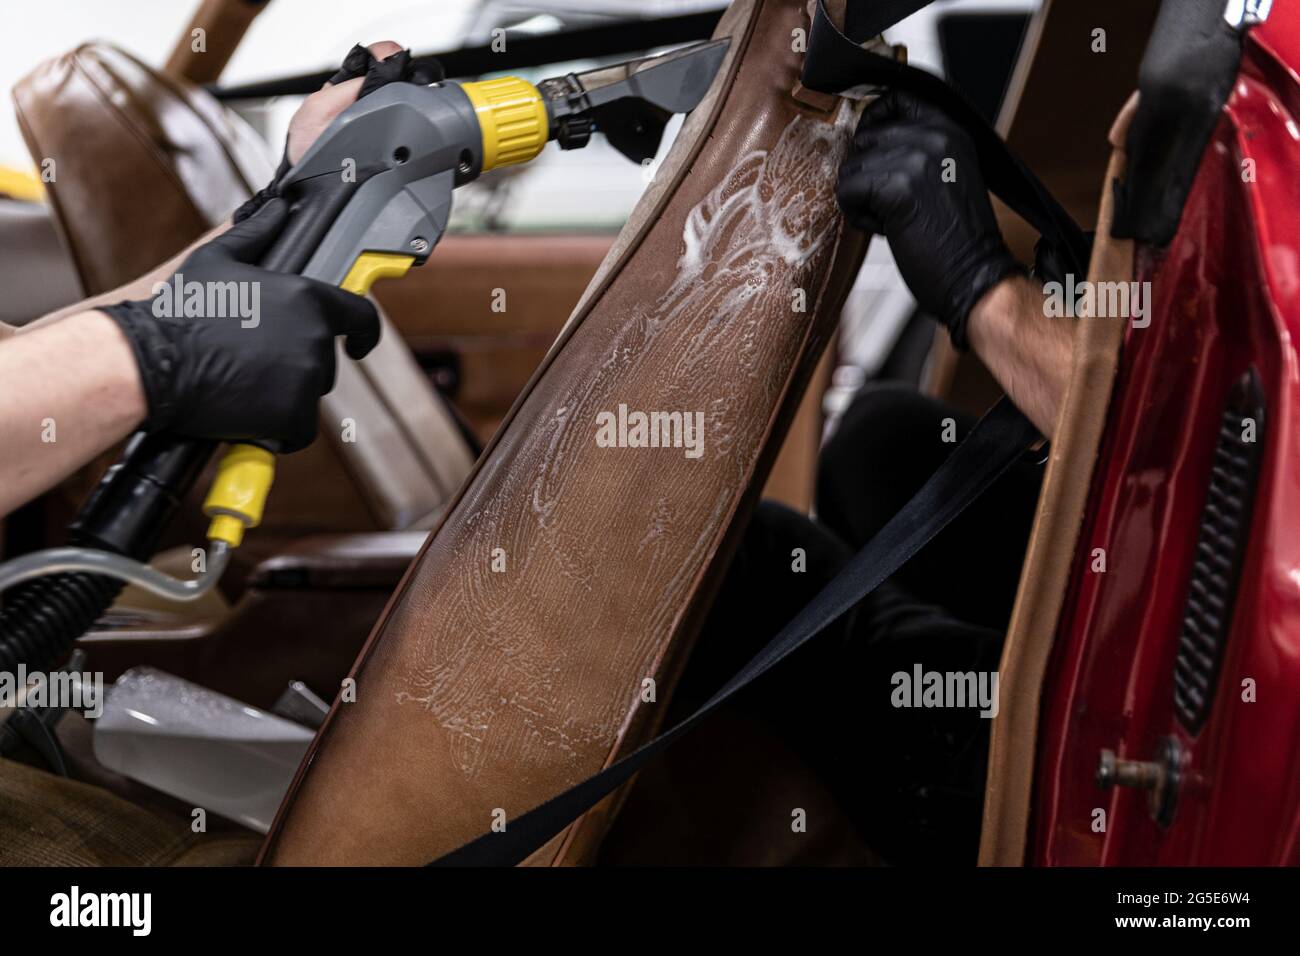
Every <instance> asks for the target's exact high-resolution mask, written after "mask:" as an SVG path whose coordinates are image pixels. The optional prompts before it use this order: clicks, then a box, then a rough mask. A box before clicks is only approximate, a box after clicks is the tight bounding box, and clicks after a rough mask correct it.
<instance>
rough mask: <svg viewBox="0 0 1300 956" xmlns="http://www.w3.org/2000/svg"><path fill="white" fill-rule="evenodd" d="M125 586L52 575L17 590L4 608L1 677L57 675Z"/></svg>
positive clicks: (77, 574)
mask: <svg viewBox="0 0 1300 956" xmlns="http://www.w3.org/2000/svg"><path fill="white" fill-rule="evenodd" d="M123 587H125V584H124V583H123V582H122V581H119V580H118V579H117V578H111V577H107V576H106V575H102V574H89V573H87V572H84V571H74V572H69V573H66V574H51V575H47V576H46V577H43V578H36V579H35V580H34V581H26V582H24V583H22V584H19V585H16V586H15V587H13V588H11V589H10V590H9V592H8V593H7V594H6V595H5V599H4V601H5V603H4V607H3V608H0V672H6V673H10V674H12V673H16V672H17V670H18V665H19V664H25V665H27V668H28V669H29V670H33V671H48V670H51V669H53V668H54V667H55V666H56V665H58V664H59V662H60V661H62V660H63V658H64V657H66V656H67V654H68V651H70V650H71V649H72V645H73V643H74V642H75V641H76V640H77V638H79V637H81V635H82V634H85V633H86V631H88V630H90V627H91V625H92V624H94V623H95V621H97V620H99V618H100V617H101V616H102V615H103V613H104V612H105V611H107V610H108V609H109V607H110V606H111V605H112V603H113V601H114V600H115V599H116V598H117V596H118V594H120V593H121V591H122V588H123Z"/></svg>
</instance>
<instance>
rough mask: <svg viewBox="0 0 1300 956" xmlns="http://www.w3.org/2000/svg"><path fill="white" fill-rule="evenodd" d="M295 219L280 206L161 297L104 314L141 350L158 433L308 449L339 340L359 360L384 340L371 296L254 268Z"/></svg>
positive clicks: (228, 239)
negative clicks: (340, 337) (287, 223)
mask: <svg viewBox="0 0 1300 956" xmlns="http://www.w3.org/2000/svg"><path fill="white" fill-rule="evenodd" d="M288 213H289V210H288V207H287V205H286V204H285V202H284V201H283V200H280V199H272V200H271V201H269V202H268V203H267V204H266V205H265V206H264V207H263V208H262V209H261V210H260V211H258V213H257V214H256V215H254V216H253V217H252V218H250V219H247V220H245V221H244V222H241V223H239V224H238V225H235V226H233V227H231V228H230V229H229V230H228V231H226V232H225V233H223V234H222V235H220V236H218V237H217V238H215V239H213V240H212V241H211V242H208V243H206V244H204V245H202V246H200V247H199V248H197V249H195V250H194V252H192V253H191V254H190V255H189V257H188V258H187V259H186V260H185V262H184V263H183V264H182V265H181V267H180V268H179V269H178V270H177V273H176V275H175V276H173V277H172V278H171V279H169V280H168V282H167V284H166V286H165V287H163V288H160V289H159V290H157V291H156V292H155V295H154V297H153V298H151V299H145V300H142V301H136V302H121V303H119V304H117V305H113V306H108V307H106V308H102V309H100V311H101V312H104V313H105V314H106V315H108V316H109V317H110V318H112V319H113V320H114V321H115V322H117V324H118V326H119V327H120V328H121V329H122V331H123V333H124V334H125V335H126V337H127V340H128V341H129V342H130V343H131V347H132V349H133V351H134V352H135V356H136V361H137V364H138V365H139V367H140V379H141V382H142V384H143V386H144V393H145V398H146V401H147V402H148V406H149V414H148V418H147V419H146V420H145V423H144V427H145V428H146V429H148V430H149V431H164V430H166V431H173V432H176V433H178V434H181V435H186V436H190V437H195V438H215V439H220V440H227V441H269V442H275V443H277V444H278V446H279V447H278V449H277V450H281V451H296V450H298V449H300V448H304V447H306V446H307V445H309V444H311V442H312V440H313V439H314V438H315V437H316V419H317V406H318V404H319V401H320V397H321V396H322V395H324V394H325V393H326V392H328V391H329V390H330V389H331V388H333V387H334V374H335V349H334V339H335V336H337V335H346V336H347V347H346V348H347V354H348V355H349V356H351V357H352V358H354V359H359V358H363V357H364V356H365V355H366V354H367V353H369V351H370V350H371V349H372V348H374V347H375V344H376V343H377V342H378V341H379V328H380V326H379V316H378V314H377V313H376V311H375V307H374V305H372V304H371V303H370V302H369V301H368V300H367V299H365V298H364V297H363V296H359V295H354V294H352V293H351V292H346V291H344V290H343V289H340V288H337V287H335V286H332V285H329V284H328V283H325V282H320V281H317V280H315V279H307V278H304V277H303V276H299V275H293V274H286V273H280V272H270V271H268V270H266V269H262V268H259V267H258V266H257V265H255V264H254V263H256V262H258V261H259V260H260V259H261V257H262V255H263V254H264V253H265V252H266V250H267V249H269V248H270V246H271V244H272V242H274V240H275V238H276V236H278V235H279V233H280V231H281V229H282V228H283V227H284V223H285V221H286V218H287V216H288ZM233 303H241V304H242V305H244V306H252V308H251V309H248V308H244V309H243V310H236V309H234V308H232V304H233ZM213 306H218V307H219V308H218V310H217V311H220V312H222V313H225V314H221V315H216V314H211V312H212V311H213ZM196 312H199V313H201V314H195V313H196ZM231 313H233V314H231Z"/></svg>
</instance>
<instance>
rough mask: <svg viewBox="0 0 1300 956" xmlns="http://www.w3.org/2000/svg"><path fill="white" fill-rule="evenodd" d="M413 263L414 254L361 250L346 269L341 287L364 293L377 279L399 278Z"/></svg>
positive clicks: (358, 293) (360, 293)
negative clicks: (354, 260) (346, 273)
mask: <svg viewBox="0 0 1300 956" xmlns="http://www.w3.org/2000/svg"><path fill="white" fill-rule="evenodd" d="M414 264H415V256H407V255H402V254H401V253H396V252H363V253H361V255H359V256H357V261H356V262H354V263H352V268H351V269H349V270H348V275H347V278H345V279H344V280H343V282H342V283H341V286H342V288H344V289H347V290H348V291H349V292H355V293H356V294H357V295H365V294H366V293H368V292H369V291H370V287H371V286H372V285H374V283H375V282H376V281H378V280H379V279H399V278H401V277H402V276H404V275H406V273H407V270H409V269H410V268H411V266H413V265H414Z"/></svg>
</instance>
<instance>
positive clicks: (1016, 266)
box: [943, 240, 1029, 352]
mask: <svg viewBox="0 0 1300 956" xmlns="http://www.w3.org/2000/svg"><path fill="white" fill-rule="evenodd" d="M998 246H999V249H998V251H997V252H995V253H994V254H992V255H985V256H983V257H981V258H980V259H979V260H978V264H977V265H975V266H974V267H973V268H972V269H971V270H970V272H969V274H968V275H966V276H964V277H963V278H962V279H961V280H960V281H959V282H957V283H955V289H954V291H955V292H956V295H955V296H954V300H953V303H952V308H951V309H950V310H949V312H948V314H947V315H945V316H944V317H943V324H944V325H945V326H946V327H947V329H948V335H949V337H951V339H952V344H953V347H954V348H955V349H957V351H958V352H967V351H969V350H970V338H969V337H968V335H967V327H968V326H969V325H970V313H971V310H972V309H974V308H975V305H976V303H978V302H979V300H980V299H982V298H983V297H984V293H986V292H988V291H989V289H991V288H993V287H994V286H995V285H997V284H998V283H999V282H1001V281H1002V280H1003V279H1006V278H1009V277H1010V276H1016V275H1018V276H1026V275H1028V274H1029V272H1028V270H1026V269H1025V267H1024V266H1022V265H1021V264H1020V263H1019V262H1017V261H1016V260H1015V259H1014V258H1012V256H1011V253H1010V252H1008V251H1007V249H1006V246H1003V245H1002V244H1001V240H999V242H998Z"/></svg>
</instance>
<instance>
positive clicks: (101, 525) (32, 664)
mask: <svg viewBox="0 0 1300 956" xmlns="http://www.w3.org/2000/svg"><path fill="white" fill-rule="evenodd" d="M215 447H216V445H215V443H214V442H210V441H199V440H194V439H184V438H177V437H175V436H171V435H150V434H147V433H145V432H140V433H138V434H136V435H135V436H134V437H133V438H132V439H131V441H130V442H129V443H128V444H127V447H126V451H125V452H123V454H122V458H121V460H119V461H118V462H117V463H116V464H114V465H113V466H111V467H110V468H109V469H108V471H106V472H105V473H104V477H103V478H101V479H100V482H99V484H98V486H96V488H95V490H94V491H93V492H91V495H90V497H89V498H88V499H87V500H86V503H85V504H84V505H82V506H81V510H80V511H79V512H78V513H77V517H76V519H75V520H74V521H73V522H72V525H71V526H70V527H69V529H68V541H69V543H70V544H73V545H76V546H78V547H88V548H98V549H99V550H101V551H112V552H114V553H115V554H124V555H128V556H129V557H132V558H135V559H136V560H137V561H147V560H148V559H149V558H150V556H152V555H153V552H154V549H155V548H156V547H157V546H158V539H159V537H160V536H161V534H162V531H163V529H164V528H166V527H167V524H168V522H169V521H170V520H171V517H172V515H173V514H174V513H175V511H176V508H177V506H178V505H179V504H180V502H181V499H182V498H183V497H184V496H185V493H186V492H187V491H189V489H190V488H191V487H193V485H194V482H195V481H196V480H197V479H198V477H199V474H200V472H202V470H203V466H204V465H205V464H206V463H207V461H208V459H209V458H211V457H212V451H213V449H214V448H215ZM125 586H126V585H125V584H124V583H123V582H122V581H120V580H118V579H117V578H114V577H109V576H107V575H103V574H92V573H90V572H87V571H71V572H64V573H60V574H50V575H46V576H45V577H42V578H36V579H34V580H31V581H26V582H24V583H22V584H19V585H15V586H14V587H13V588H11V589H10V590H9V591H8V592H6V593H5V594H4V595H0V601H3V604H2V605H0V671H3V672H8V673H14V672H15V671H16V670H17V669H18V665H19V664H25V665H26V666H27V667H28V669H29V670H33V671H43V670H49V669H52V668H53V667H55V666H56V665H58V664H59V663H60V662H62V660H63V658H64V657H66V656H67V655H68V653H69V652H70V651H71V650H72V645H73V643H74V642H75V641H76V640H77V638H79V637H81V635H83V634H85V633H86V631H88V630H90V627H91V625H93V624H94V623H95V621H97V620H99V618H100V617H101V616H102V615H103V613H104V612H105V611H107V610H108V609H109V607H111V606H112V604H113V601H114V600H115V599H116V598H117V596H118V595H119V594H120V593H121V592H122V588H124V587H125Z"/></svg>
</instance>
